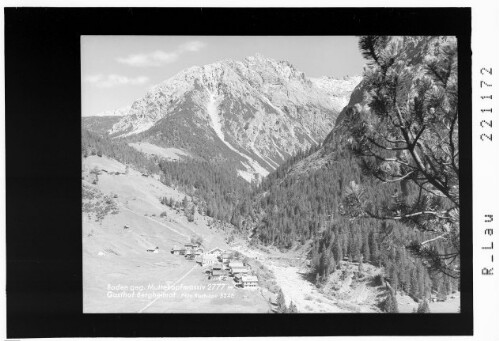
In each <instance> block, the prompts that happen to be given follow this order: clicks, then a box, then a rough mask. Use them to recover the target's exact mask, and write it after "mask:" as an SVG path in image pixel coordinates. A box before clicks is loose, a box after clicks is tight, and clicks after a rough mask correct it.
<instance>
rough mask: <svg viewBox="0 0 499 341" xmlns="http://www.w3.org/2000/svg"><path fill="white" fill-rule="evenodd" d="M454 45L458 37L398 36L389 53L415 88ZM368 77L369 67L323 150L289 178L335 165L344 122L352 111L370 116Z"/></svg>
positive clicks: (302, 162) (298, 165) (298, 166)
mask: <svg viewBox="0 0 499 341" xmlns="http://www.w3.org/2000/svg"><path fill="white" fill-rule="evenodd" d="M455 43H456V39H455V37H443V36H439V37H408V36H407V37H398V36H395V37H390V38H389V41H388V43H387V44H386V49H387V50H390V51H391V52H395V55H396V59H397V60H400V61H404V63H403V64H402V63H401V64H400V65H404V66H403V68H404V70H402V66H401V70H400V72H401V74H402V72H403V73H404V74H406V75H410V77H409V79H407V81H408V82H411V83H412V84H413V85H414V84H416V83H417V82H418V81H419V80H421V79H422V78H423V77H424V76H425V75H426V72H427V70H426V68H425V66H424V64H425V63H424V62H425V60H430V59H432V58H433V57H434V56H435V55H436V54H437V53H439V51H440V50H441V49H442V48H443V47H444V46H445V45H447V44H455ZM369 73H370V69H369V66H366V68H365V70H364V76H363V77H362V78H361V79H360V82H358V83H357V85H356V86H355V88H354V89H353V91H351V95H350V98H349V100H348V104H347V105H346V106H345V107H343V109H342V110H341V112H340V113H339V114H338V116H337V118H336V121H335V124H334V128H333V129H332V130H331V132H330V133H329V134H328V135H327V136H326V138H325V139H324V142H323V144H322V146H321V148H320V149H319V150H317V151H315V152H314V153H312V154H311V155H309V156H308V157H306V158H304V159H303V160H300V161H299V162H297V163H296V164H295V165H294V166H293V167H291V168H290V169H289V175H290V176H292V175H299V176H307V173H309V172H311V171H314V170H317V169H320V168H322V167H325V166H327V165H328V163H330V162H333V160H334V159H335V153H334V152H335V150H336V149H337V147H336V146H338V144H345V143H347V142H348V141H347V139H348V138H347V137H346V136H345V134H344V132H345V129H346V128H347V127H346V126H345V124H346V120H345V118H346V117H347V116H348V114H349V113H350V112H351V110H352V109H353V108H355V109H356V110H357V111H359V112H361V113H363V114H364V115H369V105H368V103H369V102H370V99H371V97H370V96H371V95H370V86H371V85H370V84H369ZM411 91H412V90H411ZM414 95H415V94H414Z"/></svg>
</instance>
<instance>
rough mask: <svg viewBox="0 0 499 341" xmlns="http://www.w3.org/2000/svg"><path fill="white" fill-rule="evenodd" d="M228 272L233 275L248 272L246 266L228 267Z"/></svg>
mask: <svg viewBox="0 0 499 341" xmlns="http://www.w3.org/2000/svg"><path fill="white" fill-rule="evenodd" d="M230 272H231V274H233V275H236V274H247V273H248V269H247V268H230Z"/></svg>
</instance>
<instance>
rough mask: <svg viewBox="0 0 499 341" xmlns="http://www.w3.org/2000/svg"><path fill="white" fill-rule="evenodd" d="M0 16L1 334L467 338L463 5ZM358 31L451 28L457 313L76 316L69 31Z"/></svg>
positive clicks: (77, 215)
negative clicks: (1, 25) (0, 120)
mask: <svg viewBox="0 0 499 341" xmlns="http://www.w3.org/2000/svg"><path fill="white" fill-rule="evenodd" d="M4 14H5V95H6V101H5V103H6V105H5V108H6V110H5V113H6V115H5V116H6V117H5V119H6V192H7V193H6V217H7V219H6V220H7V223H6V242H7V245H6V250H7V337H8V338H40V337H166V336H168V337H179V336H182V337H184V336H192V337H194V336H197V337H200V336H329V335H350V336H360V335H373V336H374V335H390V336H391V335H418V336H424V335H472V334H473V281H472V277H473V276H472V260H473V255H472V243H473V239H472V226H473V225H472V182H471V179H472V162H471V160H472V152H471V151H472V145H471V114H470V113H471V9H470V8H28V7H25V8H6V9H5V10H4ZM362 34H376V35H414V36H417V35H447V36H456V37H457V40H458V58H459V65H458V72H459V80H458V83H459V87H458V89H459V90H458V91H459V93H458V98H459V104H458V105H459V120H460V123H461V125H460V129H459V148H460V149H461V157H460V165H461V167H460V196H461V197H462V198H464V199H463V200H462V202H461V205H462V208H463V209H461V210H460V214H461V216H460V225H461V226H462V227H463V228H462V230H461V239H460V240H461V253H462V255H461V286H460V289H461V309H460V312H459V313H457V314H272V315H270V314H243V315H239V314H224V315H223V318H222V319H220V315H218V314H144V315H139V314H83V312H82V311H83V310H82V244H81V240H82V238H81V233H82V226H81V224H82V219H81V217H82V212H81V191H82V189H81V157H80V156H79V155H78V151H79V150H80V149H81V136H80V134H81V73H80V72H81V70H80V37H81V36H82V35H234V36H238V35H291V36H294V35H362ZM221 320H223V323H220V321H221Z"/></svg>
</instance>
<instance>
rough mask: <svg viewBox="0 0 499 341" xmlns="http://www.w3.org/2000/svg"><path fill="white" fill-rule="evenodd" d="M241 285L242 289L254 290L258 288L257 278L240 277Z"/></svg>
mask: <svg viewBox="0 0 499 341" xmlns="http://www.w3.org/2000/svg"><path fill="white" fill-rule="evenodd" d="M241 283H242V285H243V288H256V287H258V278H257V277H256V276H241Z"/></svg>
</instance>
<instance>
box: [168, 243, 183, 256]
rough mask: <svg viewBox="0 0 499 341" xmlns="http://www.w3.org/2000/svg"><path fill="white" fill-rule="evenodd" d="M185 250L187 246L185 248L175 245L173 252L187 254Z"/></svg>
mask: <svg viewBox="0 0 499 341" xmlns="http://www.w3.org/2000/svg"><path fill="white" fill-rule="evenodd" d="M185 251H186V250H185V248H183V247H181V246H177V245H174V246H173V248H172V251H171V253H172V254H174V255H185Z"/></svg>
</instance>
